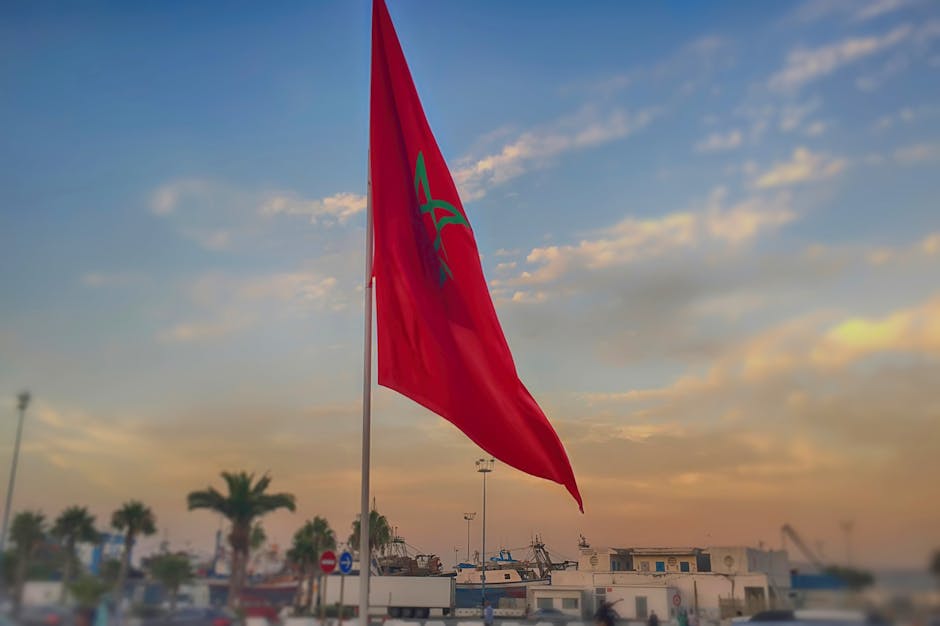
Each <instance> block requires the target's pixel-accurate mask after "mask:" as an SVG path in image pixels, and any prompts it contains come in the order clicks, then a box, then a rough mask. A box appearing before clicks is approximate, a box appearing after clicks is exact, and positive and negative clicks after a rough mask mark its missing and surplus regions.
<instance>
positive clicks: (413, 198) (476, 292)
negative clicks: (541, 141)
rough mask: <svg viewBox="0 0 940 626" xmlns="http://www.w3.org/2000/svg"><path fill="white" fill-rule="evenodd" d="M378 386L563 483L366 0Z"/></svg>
mask: <svg viewBox="0 0 940 626" xmlns="http://www.w3.org/2000/svg"><path fill="white" fill-rule="evenodd" d="M370 124H371V130H370V157H369V158H370V163H369V173H370V176H371V182H372V211H373V217H372V219H373V226H374V229H375V261H374V265H373V275H374V277H375V290H376V291H375V293H376V296H375V298H376V318H377V326H378V359H379V364H378V374H379V384H380V385H383V386H385V387H388V388H389V389H394V390H395V391H397V392H399V393H401V394H403V395H405V396H408V397H409V398H411V399H412V400H414V401H415V402H417V403H419V404H421V405H423V406H425V407H427V408H428V409H430V410H431V411H434V412H435V413H437V414H438V415H440V416H441V417H443V418H444V419H446V420H448V421H450V422H451V423H453V424H454V425H455V426H456V427H457V428H459V429H460V430H462V431H463V432H464V433H465V434H466V435H467V436H468V437H470V439H472V440H473V441H474V442H476V444H477V445H479V446H480V447H481V448H483V449H484V450H486V451H487V452H489V453H490V454H492V455H493V456H494V457H496V458H497V459H499V460H501V461H503V462H504V463H507V464H508V465H511V466H513V467H515V468H517V469H520V470H522V471H523V472H526V473H528V474H532V475H534V476H539V477H542V478H547V479H549V480H553V481H555V482H557V483H560V484H562V485H564V486H565V487H567V488H568V491H569V492H571V495H572V496H574V498H575V500H577V501H578V506H579V507H581V509H582V510H583V505H582V502H581V495H580V493H578V485H577V483H576V482H575V478H574V472H572V471H571V464H570V463H569V462H568V455H567V454H566V453H565V449H564V447H563V446H562V444H561V441H560V440H559V439H558V435H557V434H556V433H555V430H554V429H553V428H552V426H551V424H549V423H548V420H547V419H546V417H545V414H544V413H542V410H541V409H540V408H539V406H538V404H536V402H535V400H533V399H532V396H531V395H529V392H528V391H527V390H526V388H525V386H524V385H523V384H522V382H521V381H520V380H519V375H518V374H517V373H516V366H515V364H514V363H513V360H512V354H511V353H510V351H509V346H508V345H507V343H506V338H505V337H504V336H503V331H502V329H501V328H500V325H499V320H498V319H497V318H496V311H495V309H494V308H493V301H492V300H491V298H490V293H489V290H488V289H487V286H486V279H485V278H484V276H483V268H482V267H481V265H480V254H479V252H478V251H477V245H476V241H475V240H474V237H473V231H472V230H471V228H470V223H469V222H468V221H467V216H466V213H464V210H463V206H462V205H461V202H460V198H459V197H458V196H457V188H456V187H455V186H454V181H453V179H452V178H451V175H450V171H449V170H448V168H447V164H446V163H445V162H444V157H442V156H441V152H440V150H439V149H438V147H437V142H436V141H435V140H434V135H432V134H431V129H430V127H429V126H428V122H427V120H426V119H425V117H424V110H423V109H422V107H421V102H420V100H418V93H417V91H416V90H415V86H414V83H413V82H412V80H411V72H409V70H408V65H407V64H406V63H405V57H404V55H403V54H402V50H401V45H400V44H399V43H398V36H397V35H396V34H395V29H394V26H393V25H392V21H391V18H390V17H389V15H388V9H387V8H386V7H385V2H384V0H374V4H373V5H372V96H371V117H370Z"/></svg>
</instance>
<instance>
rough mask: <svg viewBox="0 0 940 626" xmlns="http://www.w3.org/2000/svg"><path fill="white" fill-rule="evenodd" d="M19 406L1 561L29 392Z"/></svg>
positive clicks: (0, 542)
mask: <svg viewBox="0 0 940 626" xmlns="http://www.w3.org/2000/svg"><path fill="white" fill-rule="evenodd" d="M16 399H17V408H18V409H19V411H20V419H19V422H18V423H17V425H16V442H15V443H14V444H13V466H12V468H11V469H10V484H9V485H8V486H7V502H6V505H5V506H4V507H3V528H2V529H0V562H2V561H3V554H4V550H6V542H7V524H8V523H9V521H10V505H11V504H12V502H13V487H14V485H15V484H16V462H17V461H18V460H19V458H20V438H21V437H22V435H23V418H24V417H25V416H26V407H28V406H29V399H30V396H29V392H28V391H23V392H21V393H20V394H19V395H18V396H17V397H16Z"/></svg>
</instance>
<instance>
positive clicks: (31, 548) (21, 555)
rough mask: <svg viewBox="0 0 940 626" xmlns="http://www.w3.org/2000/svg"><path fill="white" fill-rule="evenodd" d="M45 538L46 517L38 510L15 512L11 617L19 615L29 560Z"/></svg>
mask: <svg viewBox="0 0 940 626" xmlns="http://www.w3.org/2000/svg"><path fill="white" fill-rule="evenodd" d="M45 538H46V517H45V516H44V515H43V514H42V513H40V512H38V511H23V512H22V513H17V514H16V517H14V518H13V525H12V526H11V527H10V539H12V540H13V543H15V544H16V578H15V581H16V582H15V586H14V590H13V619H14V620H16V618H18V617H19V614H20V606H21V605H22V602H23V586H24V585H25V584H26V572H27V571H28V569H29V561H30V559H31V558H32V556H33V553H34V552H35V551H36V548H38V547H39V545H40V544H41V543H42V542H43V540H44V539H45Z"/></svg>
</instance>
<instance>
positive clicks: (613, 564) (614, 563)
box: [610, 559, 620, 572]
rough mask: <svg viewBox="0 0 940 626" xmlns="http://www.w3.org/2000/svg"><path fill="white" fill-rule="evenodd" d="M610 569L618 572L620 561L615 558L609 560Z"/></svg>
mask: <svg viewBox="0 0 940 626" xmlns="http://www.w3.org/2000/svg"><path fill="white" fill-rule="evenodd" d="M610 571H612V572H619V571H620V561H618V560H616V559H611V560H610Z"/></svg>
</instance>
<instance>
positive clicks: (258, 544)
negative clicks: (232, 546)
mask: <svg viewBox="0 0 940 626" xmlns="http://www.w3.org/2000/svg"><path fill="white" fill-rule="evenodd" d="M267 540H268V533H266V532H265V531H264V526H263V525H262V524H261V522H255V524H254V526H252V527H251V537H250V538H249V539H248V547H249V549H250V550H251V551H252V552H255V551H257V550H260V549H261V548H262V547H263V546H264V543H265V542H266V541H267Z"/></svg>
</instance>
